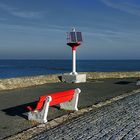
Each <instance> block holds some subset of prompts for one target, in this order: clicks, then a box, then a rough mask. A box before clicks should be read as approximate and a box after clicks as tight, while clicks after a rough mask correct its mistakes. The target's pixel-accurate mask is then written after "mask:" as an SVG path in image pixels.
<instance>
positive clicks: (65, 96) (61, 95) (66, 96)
mask: <svg viewBox="0 0 140 140" xmlns="http://www.w3.org/2000/svg"><path fill="white" fill-rule="evenodd" d="M74 93H75V90H74V89H71V90H67V91H62V92H56V93H52V94H48V95H45V96H40V98H39V101H38V103H37V106H36V108H35V110H40V109H42V108H43V105H44V102H45V101H46V98H47V97H48V96H50V97H51V99H52V100H51V101H50V104H49V106H53V105H56V104H60V103H62V102H67V101H70V100H72V98H73V96H74Z"/></svg>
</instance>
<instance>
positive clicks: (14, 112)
mask: <svg viewBox="0 0 140 140" xmlns="http://www.w3.org/2000/svg"><path fill="white" fill-rule="evenodd" d="M36 103H37V101H36V102H32V103H27V104H23V105H19V106H15V107H10V108H6V109H3V110H2V111H3V112H5V113H6V114H7V115H10V116H20V117H22V118H25V119H27V115H24V113H26V112H28V109H27V106H33V107H36Z"/></svg>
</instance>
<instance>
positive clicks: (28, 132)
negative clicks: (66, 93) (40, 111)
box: [5, 89, 140, 140]
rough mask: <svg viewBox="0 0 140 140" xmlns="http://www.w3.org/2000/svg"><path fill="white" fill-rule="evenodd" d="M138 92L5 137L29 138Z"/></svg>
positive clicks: (17, 139)
mask: <svg viewBox="0 0 140 140" xmlns="http://www.w3.org/2000/svg"><path fill="white" fill-rule="evenodd" d="M136 93H140V89H138V90H134V91H132V92H130V93H125V94H123V95H120V96H117V97H114V98H112V99H109V100H107V101H105V102H100V103H98V104H96V105H92V106H91V107H87V108H84V109H81V110H79V111H77V112H74V113H69V114H67V115H64V116H61V117H59V118H56V119H54V120H52V121H49V122H48V123H47V124H39V125H37V126H35V127H33V128H30V129H28V130H25V131H23V132H21V133H18V134H16V135H13V136H10V137H7V138H5V139H6V140H15V139H16V140H27V139H29V138H31V137H33V136H35V135H37V134H39V133H41V132H43V131H46V130H49V129H52V128H54V127H56V126H58V125H61V124H63V123H66V122H68V121H70V120H72V119H74V118H77V117H78V116H81V115H83V114H84V113H87V112H89V111H91V110H95V109H98V108H100V107H103V106H106V105H109V104H111V103H113V102H115V101H118V100H121V99H123V98H125V97H128V96H130V95H133V94H136Z"/></svg>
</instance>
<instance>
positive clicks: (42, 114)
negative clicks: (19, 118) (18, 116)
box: [28, 96, 51, 123]
mask: <svg viewBox="0 0 140 140" xmlns="http://www.w3.org/2000/svg"><path fill="white" fill-rule="evenodd" d="M50 101H51V97H50V96H48V97H47V98H46V101H45V104H44V107H43V109H42V110H41V111H40V110H35V111H30V112H29V113H28V120H33V121H37V122H39V123H47V115H48V111H49V104H50Z"/></svg>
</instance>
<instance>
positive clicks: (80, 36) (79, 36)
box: [76, 32, 83, 42]
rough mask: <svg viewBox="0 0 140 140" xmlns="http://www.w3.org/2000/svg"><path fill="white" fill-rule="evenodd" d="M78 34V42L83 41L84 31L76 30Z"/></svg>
mask: <svg viewBox="0 0 140 140" xmlns="http://www.w3.org/2000/svg"><path fill="white" fill-rule="evenodd" d="M76 36H77V41H78V42H82V41H83V40H82V33H81V32H76Z"/></svg>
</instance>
